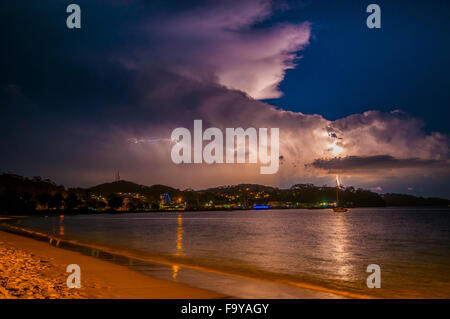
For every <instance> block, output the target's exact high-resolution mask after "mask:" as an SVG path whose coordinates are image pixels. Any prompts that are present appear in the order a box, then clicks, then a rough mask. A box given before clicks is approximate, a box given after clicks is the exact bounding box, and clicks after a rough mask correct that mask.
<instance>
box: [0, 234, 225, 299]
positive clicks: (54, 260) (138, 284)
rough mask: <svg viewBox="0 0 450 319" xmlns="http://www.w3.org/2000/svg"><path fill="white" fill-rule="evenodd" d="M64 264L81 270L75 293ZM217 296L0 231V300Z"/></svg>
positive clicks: (221, 296) (204, 297)
mask: <svg viewBox="0 0 450 319" xmlns="http://www.w3.org/2000/svg"><path fill="white" fill-rule="evenodd" d="M69 264H78V265H79V266H80V268H81V288H79V289H76V288H73V289H69V288H67V284H66V280H67V277H68V276H69V275H70V274H69V273H66V267H67V265H69ZM224 297H225V296H223V295H220V294H218V293H215V292H212V291H208V290H203V289H198V288H194V287H190V286H188V285H185V284H181V283H177V282H172V281H166V280H161V279H156V278H152V277H150V276H147V275H144V274H141V273H139V272H137V271H133V270H131V269H128V268H126V267H122V266H119V265H116V264H113V263H109V262H107V261H102V260H99V259H96V258H93V257H89V256H85V255H82V254H80V253H77V252H73V251H69V250H65V249H60V248H56V247H53V246H50V245H49V244H47V243H45V242H40V241H37V240H34V239H31V238H27V237H23V236H19V235H15V234H11V233H7V232H3V231H0V299H4V298H27V299H35V298H39V299H42V298H56V299H66V298H83V299H85V298H90V299H96V298H112V299H116V298H127V299H128V298H132V299H142V298H155V299H178V298H180V299H183V298H189V299H206V298H224Z"/></svg>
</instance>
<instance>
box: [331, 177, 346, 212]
mask: <svg viewBox="0 0 450 319" xmlns="http://www.w3.org/2000/svg"><path fill="white" fill-rule="evenodd" d="M340 187H341V183H340V182H339V177H338V176H337V175H336V207H333V211H334V212H336V213H345V212H346V211H348V209H347V208H345V207H342V206H339V188H340Z"/></svg>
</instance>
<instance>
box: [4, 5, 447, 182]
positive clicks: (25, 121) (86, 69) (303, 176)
mask: <svg viewBox="0 0 450 319" xmlns="http://www.w3.org/2000/svg"><path fill="white" fill-rule="evenodd" d="M67 3H68V2H67V1H57V2H55V3H52V5H51V6H50V5H49V7H48V8H47V6H46V8H45V9H44V8H43V7H42V6H38V5H36V4H35V3H33V2H30V3H28V6H27V5H26V4H23V3H14V5H11V6H10V7H8V10H6V8H5V10H3V9H4V8H2V10H1V13H0V18H1V19H2V21H5V23H6V25H7V26H8V28H9V30H11V35H9V36H8V37H7V38H6V39H5V40H4V41H6V42H7V43H8V45H7V46H5V50H4V52H3V56H4V58H3V59H2V62H1V63H2V69H3V70H4V72H1V74H0V102H1V106H0V107H1V108H0V115H1V119H0V123H1V127H0V134H1V135H2V139H1V141H0V150H1V153H2V154H1V155H2V156H1V157H0V167H1V168H2V169H3V170H4V171H11V172H15V173H19V174H23V175H27V176H33V175H42V176H45V177H50V178H52V179H54V180H56V181H57V182H58V183H64V184H65V185H67V186H91V185H93V184H97V183H100V182H104V181H105V180H106V181H107V180H111V179H112V178H113V176H114V172H115V171H117V170H119V171H120V173H121V176H123V177H124V178H125V179H127V180H132V181H135V182H138V183H141V184H147V185H151V184H157V183H159V184H166V185H171V186H175V187H179V188H187V187H192V188H204V187H210V186H217V185H225V184H236V183H248V182H252V183H263V184H268V185H273V186H282V187H285V186H290V185H292V184H294V183H298V182H313V183H321V184H323V183H327V182H328V183H330V182H332V181H333V180H334V176H330V174H329V172H334V171H335V170H343V171H345V172H347V173H349V172H350V171H351V172H353V171H355V170H356V169H355V168H357V169H358V170H360V172H358V174H355V175H352V174H347V175H344V176H343V181H344V183H355V184H357V185H362V186H368V187H375V186H378V185H382V186H383V188H386V187H384V186H385V182H386V180H389V181H392V180H395V179H402V178H404V177H405V174H407V176H408V179H410V180H409V184H411V183H413V182H414V179H417V180H419V179H423V176H424V175H426V176H428V177H430V178H435V177H436V176H440V177H439V178H441V180H444V179H445V177H446V176H448V169H447V170H446V171H444V173H443V172H442V169H444V168H445V167H448V166H446V165H445V166H443V165H441V164H442V163H446V162H447V161H448V159H449V145H450V144H449V139H448V136H446V135H443V134H440V133H438V132H431V133H427V132H426V131H425V129H424V124H423V123H422V122H421V121H420V120H417V119H415V118H412V117H410V116H408V115H407V114H405V113H403V112H401V111H392V112H380V111H376V110H373V111H367V112H364V113H362V114H353V115H350V116H348V117H345V118H341V119H337V120H335V121H330V120H328V119H326V118H325V117H323V116H322V115H320V114H303V113H301V112H292V111H287V110H284V109H282V108H280V107H277V106H274V105H270V104H267V103H263V102H261V101H259V100H258V99H262V98H268V97H276V96H279V95H280V94H281V92H280V90H279V88H278V84H279V83H280V82H281V81H282V80H283V78H284V76H285V71H286V69H289V68H292V67H295V60H296V59H297V58H298V57H299V56H300V55H301V53H300V51H299V50H307V45H308V41H309V38H310V32H311V31H310V24H309V23H308V22H307V21H304V22H302V23H299V24H292V23H290V24H289V23H285V24H276V25H268V26H266V25H263V24H262V22H263V21H265V19H267V18H268V17H270V15H271V14H273V12H274V10H276V8H274V6H273V4H272V3H271V2H269V1H239V2H234V1H223V2H221V1H219V2H217V1H214V2H206V3H202V4H195V5H194V4H190V3H186V5H185V7H181V8H179V7H177V8H176V10H175V9H173V8H171V7H170V5H171V2H168V4H167V5H157V4H148V3H146V2H143V3H142V2H139V1H132V2H127V3H125V2H111V4H110V5H105V4H103V5H102V6H101V10H102V12H103V15H102V18H101V19H100V18H98V17H97V16H96V15H95V14H93V12H99V11H98V10H100V4H99V2H96V1H89V2H83V1H81V2H80V5H81V6H82V8H83V11H82V12H83V17H85V20H83V28H82V29H80V30H79V32H78V31H70V30H68V29H67V28H64V27H61V24H62V25H63V26H64V23H65V15H64V14H63V15H59V14H57V13H58V12H60V11H61V12H65V6H66V5H67ZM2 6H4V4H2ZM149 7H150V8H151V10H140V9H142V8H147V9H148V8H149ZM11 11H12V12H11ZM15 14H22V15H25V16H26V17H28V18H29V19H30V23H27V24H26V25H24V24H20V23H18V22H17V21H14V19H12V18H11V16H12V15H15ZM37 17H40V18H41V19H37ZM111 21H113V22H114V23H111ZM74 32H75V33H74ZM76 32H78V33H76ZM12 34H14V36H12ZM343 107H345V106H343ZM195 119H201V120H202V121H203V124H204V128H207V127H218V128H220V129H225V128H226V127H233V128H237V127H243V128H244V129H245V128H248V127H255V128H260V127H264V128H279V129H280V155H281V158H282V161H281V164H280V170H279V171H278V173H277V174H275V175H260V174H259V165H255V164H233V165H228V164H224V165H220V164H212V165H207V164H186V165H176V164H174V163H172V161H171V159H170V150H171V147H172V144H171V141H170V135H171V132H172V130H173V129H175V128H177V127H186V128H189V129H191V128H192V126H193V121H194V120H195ZM339 157H340V158H339ZM311 163H312V165H307V166H305V165H306V164H311ZM393 167H394V168H413V169H414V171H412V172H411V171H408V172H406V173H405V172H402V171H395V172H393V171H392V168H393ZM372 169H376V173H375V172H374V171H372ZM361 171H363V174H362V173H361ZM351 172H350V173H351Z"/></svg>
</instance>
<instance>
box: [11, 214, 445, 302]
mask: <svg viewBox="0 0 450 319" xmlns="http://www.w3.org/2000/svg"><path fill="white" fill-rule="evenodd" d="M20 226H22V227H26V228H32V229H35V230H39V231H44V232H47V233H51V234H54V235H56V236H62V237H64V238H69V239H75V240H78V241H80V242H84V243H90V244H96V245H100V246H105V247H113V248H114V249H115V250H116V251H119V252H120V251H123V252H128V253H132V254H133V255H135V256H139V257H140V258H141V259H143V260H145V259H146V258H148V259H149V260H151V259H155V258H156V259H160V260H165V261H169V262H175V263H178V264H183V265H188V266H197V267H201V268H202V269H207V270H210V271H212V272H210V273H208V274H207V275H205V276H214V275H213V274H217V272H220V273H221V274H220V275H219V274H217V279H214V278H213V277H208V279H207V280H205V278H201V277H199V276H196V275H195V274H192V271H191V273H189V271H190V270H189V267H187V268H186V267H183V266H181V267H177V266H175V267H173V269H172V270H173V274H172V278H173V279H175V280H181V281H183V280H182V278H184V281H187V282H189V283H190V284H193V285H196V286H202V284H201V282H202V281H203V282H206V281H208V282H215V283H212V284H211V285H210V286H209V288H211V287H212V288H213V289H215V290H218V291H221V292H223V291H226V292H227V293H229V294H233V295H235V296H245V297H258V295H257V294H251V293H250V294H248V293H244V291H245V289H247V288H248V287H247V288H246V286H247V285H249V284H248V282H247V283H246V284H244V283H236V282H232V281H229V280H230V279H224V277H227V276H225V275H224V274H239V275H241V276H243V277H246V278H259V279H263V280H264V281H265V282H266V284H267V285H266V286H261V287H263V288H258V289H259V290H267V294H265V295H263V296H267V297H277V296H278V297H283V296H288V297H289V296H290V297H292V296H296V294H295V292H292V290H293V289H297V288H295V287H293V285H295V283H306V284H309V285H312V286H317V287H321V288H328V289H333V290H340V291H346V292H350V293H355V294H364V295H372V296H380V297H393V298H396V297H418V298H421V297H426V298H436V297H437V298H442V297H445V298H449V297H450V210H449V209H448V208H441V209H437V208H382V209H380V208H376V209H372V208H365V209H351V210H350V211H349V212H348V213H333V212H332V211H331V210H270V211H239V212H183V213H178V212H170V213H133V214H131V213H123V214H115V215H108V214H104V215H91V216H89V215H79V216H65V217H64V219H63V220H62V221H61V220H60V219H59V218H57V217H54V218H53V217H52V218H45V219H44V218H33V219H27V220H21V221H20ZM369 264H378V265H380V267H381V278H382V279H381V280H382V282H381V286H382V288H381V289H369V288H367V286H366V278H367V276H368V275H369V274H368V273H366V268H367V266H368V265H369ZM141 270H144V271H145V267H143V269H141ZM183 272H185V276H184V277H183V276H182V273H183ZM219 276H221V278H219ZM231 277H233V276H231ZM227 278H228V277H227ZM236 280H238V279H236ZM281 281H282V282H284V283H289V284H288V285H284V284H280V282H281ZM203 286H205V285H204V284H203ZM225 286H227V287H228V288H227V289H225ZM229 286H232V288H230V287H229ZM273 286H276V287H278V288H279V289H274V288H273ZM280 287H281V288H280ZM240 290H242V293H241V292H240ZM278 290H279V291H278ZM269 291H278V292H279V293H278V294H277V295H272V294H270V293H269ZM284 292H286V294H284ZM299 296H301V294H299Z"/></svg>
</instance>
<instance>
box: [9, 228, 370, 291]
mask: <svg viewBox="0 0 450 319" xmlns="http://www.w3.org/2000/svg"><path fill="white" fill-rule="evenodd" d="M0 226H3V228H0V233H2V232H3V233H8V234H9V233H10V234H12V235H15V236H20V237H24V238H27V239H30V240H33V241H37V242H40V243H41V244H43V245H47V246H49V247H52V248H54V249H56V252H57V251H58V250H59V251H69V252H75V253H78V254H80V255H83V256H85V257H87V258H91V259H95V260H98V261H102V262H105V263H108V264H113V265H117V264H116V263H115V262H112V261H108V260H111V259H112V260H115V259H116V258H117V259H119V258H120V259H123V258H125V259H129V260H138V261H139V260H141V261H144V260H143V259H141V258H139V257H137V256H134V255H133V254H127V253H125V254H124V253H123V252H122V254H117V252H116V251H115V250H113V249H110V248H108V247H100V246H97V245H91V244H89V245H88V244H85V243H79V242H78V241H73V240H66V239H62V238H58V237H55V236H51V235H49V234H46V233H40V232H37V231H33V230H30V229H26V228H20V227H16V226H12V225H7V227H6V228H5V226H6V225H5V224H3V225H1V224H0ZM0 240H1V237H0ZM99 258H100V259H99ZM146 261H149V262H151V263H155V264H158V265H166V266H172V267H174V266H175V267H177V268H178V267H183V268H186V269H192V270H197V271H200V272H202V273H213V274H218V275H224V276H232V277H236V278H240V279H243V280H250V281H252V282H253V281H254V280H256V281H260V282H266V283H273V284H282V285H287V286H291V287H296V288H297V289H299V291H298V292H301V294H300V297H296V298H300V299H311V298H312V299H317V298H320V299H329V298H331V299H335V298H338V299H341V298H345V299H346V298H354V299H373V298H377V297H375V296H369V295H362V294H358V293H351V292H347V291H341V290H336V289H329V288H325V287H321V286H316V285H311V284H308V283H303V282H291V281H287V280H276V281H272V280H267V279H264V278H254V277H251V276H250V277H249V276H246V275H242V274H237V273H229V272H223V271H221V270H216V269H209V268H204V267H201V266H195V265H189V264H182V263H172V262H169V261H166V260H160V259H153V258H152V259H151V260H148V258H146ZM118 266H120V267H124V268H126V269H130V268H128V267H127V266H123V265H118ZM130 271H135V272H138V273H139V274H142V273H141V272H139V271H137V270H133V269H130ZM143 275H144V276H145V277H150V278H154V277H152V276H151V275H147V274H143ZM157 280H160V279H157ZM161 280H164V281H167V282H170V283H175V282H173V281H170V280H166V279H161ZM179 284H182V285H187V286H188V287H191V286H189V285H192V283H188V284H185V283H179ZM193 287H195V284H194V285H193ZM195 289H201V290H204V288H195ZM209 289H211V288H209ZM205 290H206V291H214V288H212V290H208V288H207V289H205ZM214 293H216V294H218V295H220V297H211V298H239V297H231V295H230V293H228V294H226V295H223V294H221V293H217V292H214ZM231 294H233V293H231ZM91 298H92V297H91ZM102 298H104V297H102ZM118 298H135V297H118ZM144 298H146V297H144ZM148 298H157V299H166V297H159V296H158V297H148ZM177 298H178V297H177ZM180 298H193V299H196V298H195V297H190V296H187V297H180ZM200 298H208V297H200ZM291 298H292V297H291ZM282 299H283V298H282Z"/></svg>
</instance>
